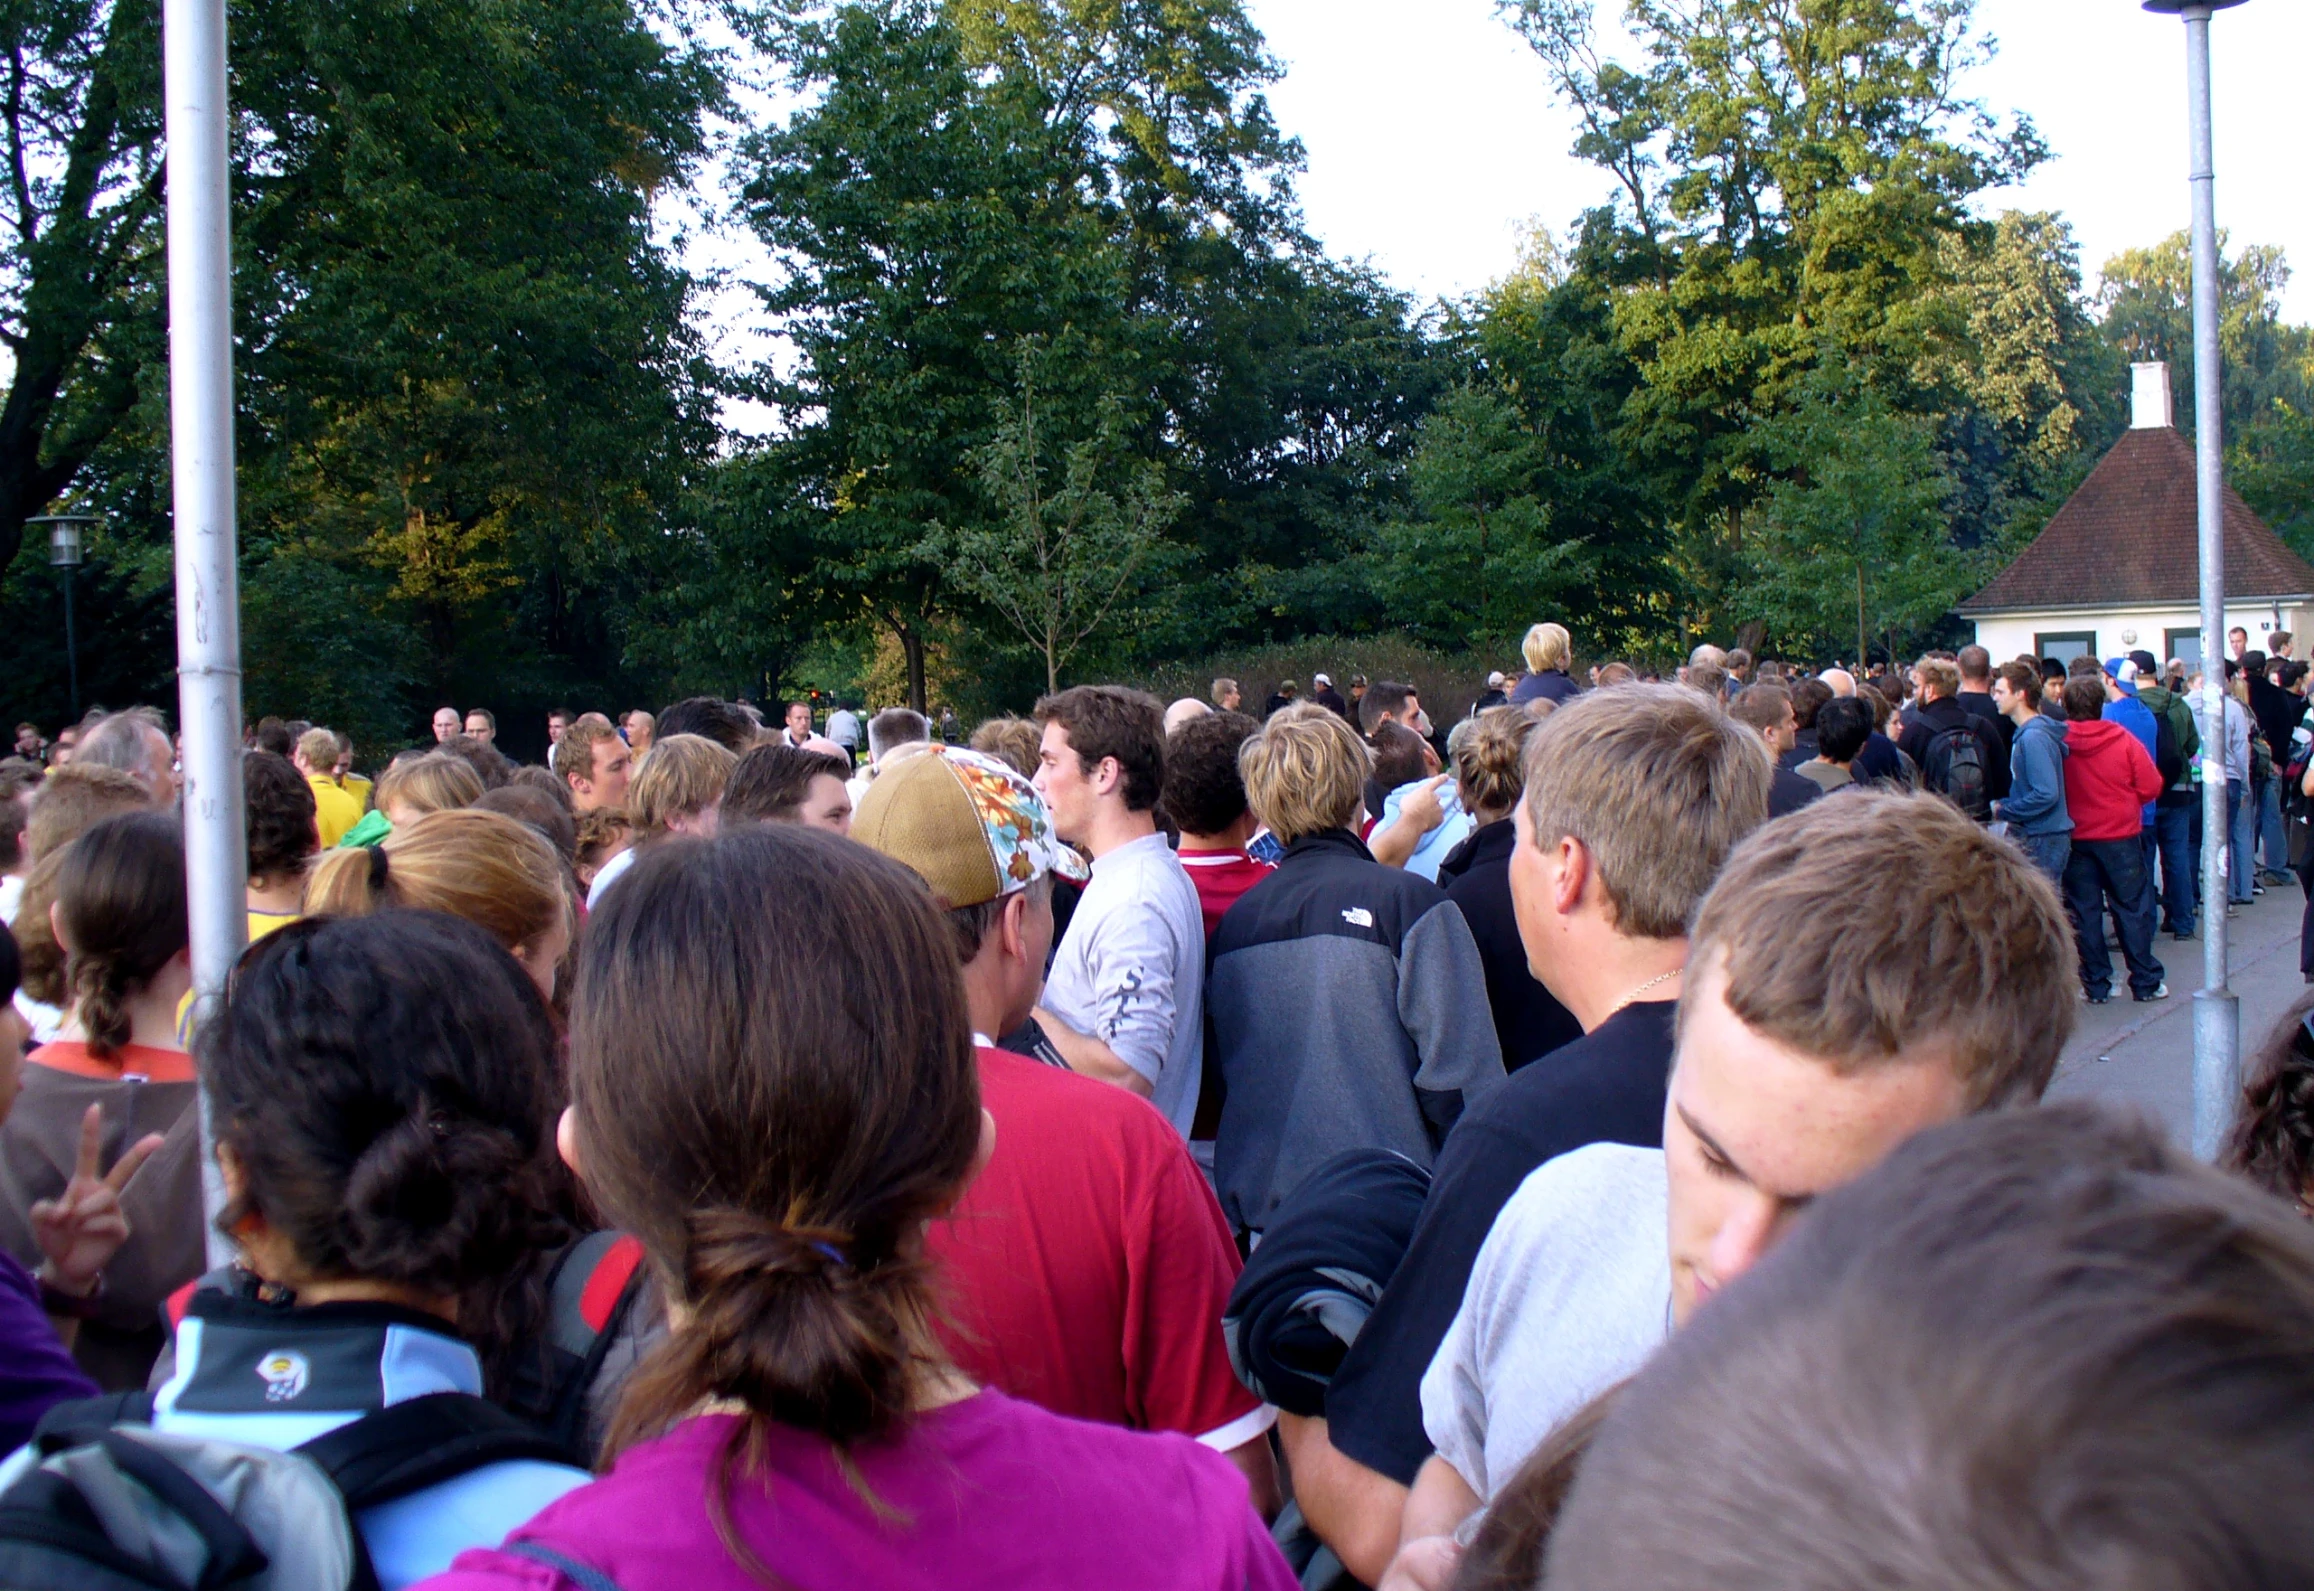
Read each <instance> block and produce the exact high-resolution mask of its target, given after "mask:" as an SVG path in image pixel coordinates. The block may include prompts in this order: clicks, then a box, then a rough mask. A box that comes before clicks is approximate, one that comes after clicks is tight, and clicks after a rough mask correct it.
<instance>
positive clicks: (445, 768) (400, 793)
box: [374, 751, 482, 828]
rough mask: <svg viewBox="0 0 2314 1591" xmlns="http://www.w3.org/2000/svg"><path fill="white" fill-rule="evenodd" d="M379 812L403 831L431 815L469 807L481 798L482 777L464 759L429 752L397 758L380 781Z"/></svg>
mask: <svg viewBox="0 0 2314 1591" xmlns="http://www.w3.org/2000/svg"><path fill="white" fill-rule="evenodd" d="M374 797H375V800H376V803H377V810H378V811H380V812H383V813H384V814H385V815H386V821H387V822H389V823H391V824H393V825H394V827H396V828H400V827H401V826H402V825H404V824H406V823H411V822H414V821H416V820H417V819H419V818H422V817H424V816H425V815H426V814H427V813H429V812H448V811H451V810H453V809H455V808H457V807H470V806H472V805H473V804H474V803H475V802H477V801H479V800H481V799H482V776H481V775H480V774H478V773H476V772H475V771H474V767H473V764H471V763H469V762H467V761H466V760H465V759H464V758H463V757H453V756H450V755H449V754H448V753H446V752H440V751H429V752H427V753H426V754H425V755H424V756H422V757H404V758H400V759H398V760H397V761H396V762H395V763H394V765H393V766H392V767H390V768H388V769H387V770H386V771H385V773H384V774H382V775H381V776H380V777H379V779H378V787H377V789H376V791H375V792H374Z"/></svg>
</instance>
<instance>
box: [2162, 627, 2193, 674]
mask: <svg viewBox="0 0 2314 1591" xmlns="http://www.w3.org/2000/svg"><path fill="white" fill-rule="evenodd" d="M2161 645H2162V654H2161V660H2162V661H2163V662H2165V663H2166V662H2168V661H2169V660H2170V659H2171V658H2173V657H2174V658H2179V659H2181V660H2183V662H2184V663H2185V670H2186V672H2187V673H2188V674H2190V673H2192V672H2193V671H2194V670H2195V669H2197V668H2200V667H2201V666H2202V633H2201V631H2199V630H2164V631H2162V632H2161Z"/></svg>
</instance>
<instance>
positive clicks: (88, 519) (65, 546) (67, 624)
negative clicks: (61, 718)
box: [24, 514, 104, 718]
mask: <svg viewBox="0 0 2314 1591" xmlns="http://www.w3.org/2000/svg"><path fill="white" fill-rule="evenodd" d="M24 523H26V524H27V525H46V526H47V527H48V562H49V564H50V565H51V566H52V567H54V568H57V569H61V570H63V571H64V671H65V677H66V679H67V680H68V681H69V683H70V684H71V687H72V716H73V717H75V718H78V717H79V716H80V638H79V637H78V636H77V635H75V634H74V633H73V627H72V577H73V576H74V575H75V574H76V573H78V572H79V569H80V561H81V556H82V552H83V550H84V549H83V545H82V541H81V530H82V529H83V527H85V526H89V525H101V524H103V523H104V520H103V518H102V516H100V515H96V514H34V515H33V516H32V517H31V518H29V519H27V520H25V521H24Z"/></svg>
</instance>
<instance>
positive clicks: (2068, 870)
mask: <svg viewBox="0 0 2314 1591" xmlns="http://www.w3.org/2000/svg"><path fill="white" fill-rule="evenodd" d="M2064 699H2065V716H2066V717H2067V718H2068V719H2069V720H2071V722H2070V723H2069V724H2068V725H2067V726H2066V730H2065V810H2066V811H2067V812H2068V813H2069V814H2070V815H2071V816H2072V819H2073V844H2072V852H2071V854H2070V855H2069V856H2068V857H2067V858H2066V861H2065V878H2064V888H2065V910H2066V913H2067V915H2069V916H2070V917H2071V918H2072V919H2073V936H2074V941H2075V943H2076V945H2077V946H2078V947H2079V949H2080V952H2081V990H2082V996H2083V998H2084V999H2086V1000H2087V1001H2088V1002H2089V1003H2090V1004H2091V1005H2103V1004H2105V1002H2106V1001H2107V1000H2109V999H2111V998H2112V989H2113V961H2112V958H2111V955H2110V954H2109V953H2108V951H2107V950H2106V948H2105V910H2106V907H2107V906H2108V905H2110V906H2111V907H2112V909H2113V921H2114V924H2115V926H2116V927H2118V928H2119V929H2120V930H2121V955H2122V959H2123V960H2124V961H2125V962H2126V963H2127V964H2128V967H2129V992H2130V994H2131V996H2132V997H2133V998H2135V999H2137V1000H2139V1001H2145V1000H2165V999H2167V998H2168V997H2169V985H2168V984H2167V983H2165V982H2163V981H2162V967H2161V963H2160V962H2158V961H2156V960H2154V959H2153V877H2152V875H2151V873H2150V872H2148V871H2147V868H2146V865H2145V847H2144V842H2143V840H2142V838H2141V834H2142V832H2143V829H2144V819H2143V817H2142V816H2141V815H2140V814H2141V810H2142V808H2143V807H2144V805H2145V803H2147V802H2149V801H2151V800H2152V799H2153V798H2154V797H2155V796H2157V795H2159V794H2161V773H2160V771H2159V770H2158V769H2156V768H2155V767H2154V765H2153V759H2152V758H2151V757H2148V756H2147V755H2146V754H2145V748H2144V747H2143V746H2142V745H2140V744H2138V740H2137V737H2136V736H2135V735H2133V734H2131V733H2130V732H2129V731H2128V730H2127V729H2126V728H2124V727H2123V726H2122V725H2121V724H2120V723H2118V722H2116V721H2115V720H2113V719H2110V718H2107V717H2106V716H2105V675H2104V673H2103V672H2102V671H2099V672H2097V673H2092V674H2083V675H2077V676H2075V677H2074V678H2072V679H2069V680H2067V681H2066V682H2065V698H2064Z"/></svg>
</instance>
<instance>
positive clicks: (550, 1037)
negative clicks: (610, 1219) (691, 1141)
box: [194, 911, 578, 1396]
mask: <svg viewBox="0 0 2314 1591" xmlns="http://www.w3.org/2000/svg"><path fill="white" fill-rule="evenodd" d="M194 1048H195V1051H196V1053H197V1055H198V1057H199V1061H200V1067H201V1076H202V1080H203V1081H204V1082H205V1083H206V1084H207V1086H208V1089H209V1094H210V1099H211V1102H212V1109H213V1111H214V1120H215V1123H216V1131H217V1141H218V1144H219V1146H220V1147H221V1148H223V1149H229V1150H230V1151H231V1152H232V1154H233V1157H234V1159H235V1160H236V1161H237V1162H238V1163H239V1166H240V1169H241V1173H242V1176H243V1178H244V1179H245V1181H244V1186H243V1189H242V1192H241V1195H240V1197H239V1198H237V1199H235V1200H233V1201H232V1202H231V1203H229V1204H228V1205H227V1206H226V1208H225V1209H224V1210H223V1211H222V1212H220V1214H219V1215H218V1217H217V1225H218V1228H219V1230H221V1231H226V1232H230V1231H231V1230H233V1228H234V1227H235V1226H237V1225H239V1224H240V1223H241V1222H242V1221H244V1220H246V1219H247V1218H248V1217H249V1215H250V1214H252V1213H255V1214H257V1215H260V1216H262V1217H263V1218H264V1220H265V1223H266V1225H267V1226H269V1227H271V1228H272V1229H273V1230H274V1231H276V1232H278V1233H280V1234H281V1236H282V1237H283V1238H284V1239H285V1240H286V1241H287V1243H288V1244H289V1246H290V1248H291V1249H292V1250H293V1251H294V1252H295V1253H296V1255H297V1260H298V1263H299V1265H300V1266H301V1267H303V1268H304V1269H305V1270H306V1271H308V1272H309V1273H311V1274H312V1275H314V1276H318V1277H325V1278H330V1279H340V1278H347V1279H354V1278H358V1279H361V1280H365V1281H383V1282H393V1283H396V1284H399V1285H401V1286H405V1287H410V1288H415V1289H420V1290H423V1291H425V1292H428V1293H433V1294H436V1295H439V1296H442V1297H445V1298H455V1299H456V1300H457V1301H458V1331H459V1334H460V1335H461V1336H463V1337H464V1338H465V1339H466V1340H467V1341H468V1342H469V1343H471V1344H472V1345H473V1346H474V1347H475V1349H476V1350H477V1351H478V1352H479V1353H480V1354H481V1356H482V1360H483V1373H484V1381H485V1385H486V1387H487V1388H488V1389H489V1390H490V1392H491V1393H492V1395H494V1396H503V1395H504V1394H505V1393H506V1392H507V1391H508V1390H509V1389H510V1387H511V1386H512V1385H513V1384H515V1383H516V1382H518V1381H519V1380H520V1379H521V1378H522V1376H523V1375H524V1374H525V1372H526V1371H528V1370H529V1369H530V1362H531V1361H533V1360H538V1359H540V1358H541V1356H542V1355H543V1351H544V1347H543V1345H544V1341H545V1338H546V1334H547V1329H548V1326H547V1313H548V1311H547V1299H546V1275H547V1271H548V1269H549V1267H550V1266H551V1265H552V1263H553V1261H554V1259H555V1258H556V1256H557V1255H558V1254H559V1252H560V1251H561V1249H562V1248H563V1247H565V1246H567V1245H568V1244H569V1243H570V1241H571V1240H572V1239H573V1238H575V1237H576V1236H577V1235H578V1228H577V1225H576V1223H575V1222H574V1221H573V1219H572V1215H571V1212H572V1210H573V1208H574V1207H575V1198H574V1194H575V1189H574V1187H573V1184H572V1182H571V1178H570V1174H569V1172H568V1171H567V1170H566V1169H565V1168H564V1167H563V1165H562V1163H561V1161H560V1159H559V1158H558V1157H557V1155H556V1152H555V1147H554V1129H555V1122H556V1119H557V1117H558V1116H559V1115H560V1114H561V1110H562V1103H563V1100H562V1091H561V1088H560V1086H559V1083H558V1078H559V1076H560V1071H559V1067H558V1065H557V1060H556V1054H555V1034H554V1028H553V1025H552V1024H551V1023H550V1022H549V1021H548V1019H547V1013H546V1007H545V1005H544V1004H543V1003H542V1002H541V1001H540V999H539V994H538V989H537V987H536V986H535V985H534V984H533V983H532V982H531V980H530V978H529V976H528V975H527V974H526V973H524V972H523V970H522V968H521V967H520V966H518V965H516V963H515V961H514V959H513V958H512V957H510V956H509V955H507V953H506V952H505V951H504V950H502V949H500V948H499V946H498V945H497V943H496V942H494V941H493V940H492V939H491V937H490V936H489V935H488V934H486V933H484V932H483V931H482V930H481V929H480V928H477V927H475V926H474V925H473V924H471V923H468V922H464V921H462V920H461V919H459V918H456V917H451V916H447V915H445V914H443V913H440V912H419V911H383V912H378V913H375V914H373V915H371V916H367V917H337V918H306V919H303V920H301V921H299V922H295V923H291V924H289V925H288V926H287V927H285V928H282V929H280V930H278V931H277V932H275V933H272V934H269V935H267V936H266V937H265V938H264V939H261V940H259V941H258V942H257V943H256V944H255V945H253V946H252V947H251V948H250V950H249V952H248V954H247V955H245V956H244V957H242V959H241V962H240V964H239V965H238V966H236V967H235V968H234V970H233V973H232V976H231V977H230V978H229V979H228V980H227V981H226V985H225V997H224V999H223V1001H222V1002H221V1003H220V1005H219V1007H218V1010H217V1013H216V1015H215V1016H214V1017H212V1018H211V1019H210V1020H209V1021H208V1022H207V1023H206V1024H204V1026H203V1027H202V1029H201V1031H200V1033H199V1035H198V1037H197V1038H196V1040H195V1045H194Z"/></svg>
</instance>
